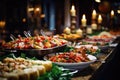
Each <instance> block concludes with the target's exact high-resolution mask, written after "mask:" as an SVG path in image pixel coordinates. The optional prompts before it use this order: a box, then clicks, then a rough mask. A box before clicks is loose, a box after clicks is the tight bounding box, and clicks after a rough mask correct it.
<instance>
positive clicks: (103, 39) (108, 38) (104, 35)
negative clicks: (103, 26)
mask: <svg viewBox="0 0 120 80" xmlns="http://www.w3.org/2000/svg"><path fill="white" fill-rule="evenodd" d="M114 39H115V36H113V35H111V34H110V33H109V32H101V33H100V34H99V35H93V36H88V37H87V38H85V39H83V40H82V42H81V44H93V45H96V46H106V45H109V43H111V42H112V41H113V40H114Z"/></svg>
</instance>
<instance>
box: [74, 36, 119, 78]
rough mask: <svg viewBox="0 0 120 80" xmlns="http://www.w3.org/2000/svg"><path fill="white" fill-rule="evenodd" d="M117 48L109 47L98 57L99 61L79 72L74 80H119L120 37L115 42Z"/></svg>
mask: <svg viewBox="0 0 120 80" xmlns="http://www.w3.org/2000/svg"><path fill="white" fill-rule="evenodd" d="M113 43H114V44H116V43H117V46H115V47H113V46H112V47H108V48H106V49H105V50H102V52H101V53H100V54H98V55H97V58H98V60H97V61H96V62H95V63H93V64H91V65H90V66H89V67H87V68H85V69H83V70H79V71H78V73H76V74H75V75H74V76H73V78H72V80H118V79H119V77H120V76H118V74H117V72H118V70H119V69H120V67H119V64H120V62H119V61H120V54H119V53H120V51H119V50H120V44H119V43H120V37H118V38H116V40H115V41H114V42H113Z"/></svg>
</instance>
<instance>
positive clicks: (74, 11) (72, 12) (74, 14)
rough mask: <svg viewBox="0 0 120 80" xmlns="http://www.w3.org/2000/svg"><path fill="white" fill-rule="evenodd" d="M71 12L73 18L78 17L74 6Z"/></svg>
mask: <svg viewBox="0 0 120 80" xmlns="http://www.w3.org/2000/svg"><path fill="white" fill-rule="evenodd" d="M70 11H71V16H76V10H75V6H74V5H72V8H71V10H70Z"/></svg>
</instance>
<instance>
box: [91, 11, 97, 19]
mask: <svg viewBox="0 0 120 80" xmlns="http://www.w3.org/2000/svg"><path fill="white" fill-rule="evenodd" d="M96 16H97V14H96V11H95V10H93V12H92V19H96Z"/></svg>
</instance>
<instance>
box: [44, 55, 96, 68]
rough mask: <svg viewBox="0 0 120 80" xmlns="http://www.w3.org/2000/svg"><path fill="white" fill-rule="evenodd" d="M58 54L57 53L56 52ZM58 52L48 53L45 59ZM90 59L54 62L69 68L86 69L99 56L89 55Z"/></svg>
mask: <svg viewBox="0 0 120 80" xmlns="http://www.w3.org/2000/svg"><path fill="white" fill-rule="evenodd" d="M56 54H57V53H56ZM56 54H48V55H46V56H44V60H48V58H49V57H51V56H54V55H56ZM87 56H88V58H89V59H90V61H88V62H79V63H62V62H53V63H54V64H57V65H59V66H62V67H65V68H68V69H84V68H86V67H88V66H89V65H90V64H92V63H94V62H95V61H96V60H97V58H96V57H95V56H93V55H89V54H88V55H87Z"/></svg>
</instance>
